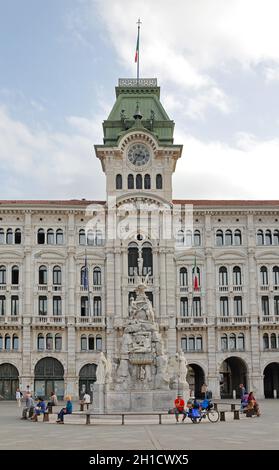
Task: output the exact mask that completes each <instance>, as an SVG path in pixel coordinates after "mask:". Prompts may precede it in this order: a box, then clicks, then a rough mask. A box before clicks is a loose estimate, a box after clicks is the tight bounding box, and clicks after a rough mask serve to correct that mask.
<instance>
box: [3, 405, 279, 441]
mask: <svg viewBox="0 0 279 470" xmlns="http://www.w3.org/2000/svg"><path fill="white" fill-rule="evenodd" d="M224 408H226V409H229V408H230V406H229V405H224V404H223V403H222V408H221V409H224ZM260 408H261V412H262V415H261V417H260V418H244V417H243V418H241V419H240V420H239V421H237V420H233V419H232V416H231V414H228V421H226V422H218V423H216V424H213V423H209V422H208V421H207V420H205V421H204V422H203V423H201V424H198V425H194V424H192V423H191V422H190V421H189V420H186V421H188V422H185V423H184V424H183V423H179V424H178V425H177V424H176V423H175V420H174V417H173V416H167V417H165V421H166V423H167V424H164V417H163V424H162V425H159V424H157V422H158V418H157V417H154V419H153V418H152V419H150V418H149V417H146V418H142V417H139V418H136V417H133V419H132V421H131V424H130V423H129V424H125V425H124V426H121V425H119V424H117V422H116V421H114V419H112V418H110V419H109V420H108V421H106V422H104V420H100V423H98V424H93V425H90V426H86V425H85V424H74V422H73V424H68V423H65V425H64V426H59V425H58V424H55V423H53V424H52V423H43V422H38V423H32V422H29V421H22V420H20V419H19V418H20V416H21V411H22V408H21V409H19V408H18V407H17V405H16V403H15V402H3V401H2V402H0V449H2V450H3V449H88V450H105V449H111V450H115V449H135V450H147V449H150V450H154V449H159V450H161V449H173V450H176V449H180V450H181V449H183V450H194V449H197V450H198V449H206V450H207V449H212V450H215V449H216V450H221V449H232V450H233V449H244V450H248V449H262V450H264V449H267V450H268V449H278V448H279V444H278V443H279V420H278V416H279V400H264V401H262V402H260ZM74 409H76V410H77V409H78V405H77V404H74ZM52 419H54V418H52ZM117 419H118V422H119V418H117ZM82 421H83V422H84V423H85V418H83V420H82Z"/></svg>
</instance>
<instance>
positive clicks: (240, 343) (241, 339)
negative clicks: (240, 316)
mask: <svg viewBox="0 0 279 470" xmlns="http://www.w3.org/2000/svg"><path fill="white" fill-rule="evenodd" d="M237 349H239V351H244V349H245V341H244V334H243V333H239V335H238V337H237Z"/></svg>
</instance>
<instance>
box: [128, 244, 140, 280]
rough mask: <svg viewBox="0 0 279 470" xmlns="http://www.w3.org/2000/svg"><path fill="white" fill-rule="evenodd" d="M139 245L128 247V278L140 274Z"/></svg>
mask: <svg viewBox="0 0 279 470" xmlns="http://www.w3.org/2000/svg"><path fill="white" fill-rule="evenodd" d="M138 257H139V250H138V245H137V244H136V243H135V242H132V243H130V244H129V247H128V276H135V275H137V273H138Z"/></svg>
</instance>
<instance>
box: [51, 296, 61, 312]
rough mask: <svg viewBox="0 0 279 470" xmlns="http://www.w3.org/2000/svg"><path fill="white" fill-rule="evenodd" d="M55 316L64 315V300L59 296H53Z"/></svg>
mask: <svg viewBox="0 0 279 470" xmlns="http://www.w3.org/2000/svg"><path fill="white" fill-rule="evenodd" d="M53 315H54V316H56V315H62V299H61V297H60V296H58V295H54V296H53Z"/></svg>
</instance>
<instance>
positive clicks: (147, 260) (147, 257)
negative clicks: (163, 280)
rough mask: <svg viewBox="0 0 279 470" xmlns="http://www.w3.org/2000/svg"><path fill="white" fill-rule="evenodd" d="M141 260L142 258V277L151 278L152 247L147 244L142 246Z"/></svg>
mask: <svg viewBox="0 0 279 470" xmlns="http://www.w3.org/2000/svg"><path fill="white" fill-rule="evenodd" d="M142 258H143V266H142V274H143V276H146V275H147V274H149V275H150V276H152V275H153V255H152V246H151V244H150V243H149V242H145V243H144V244H143V246H142Z"/></svg>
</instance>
